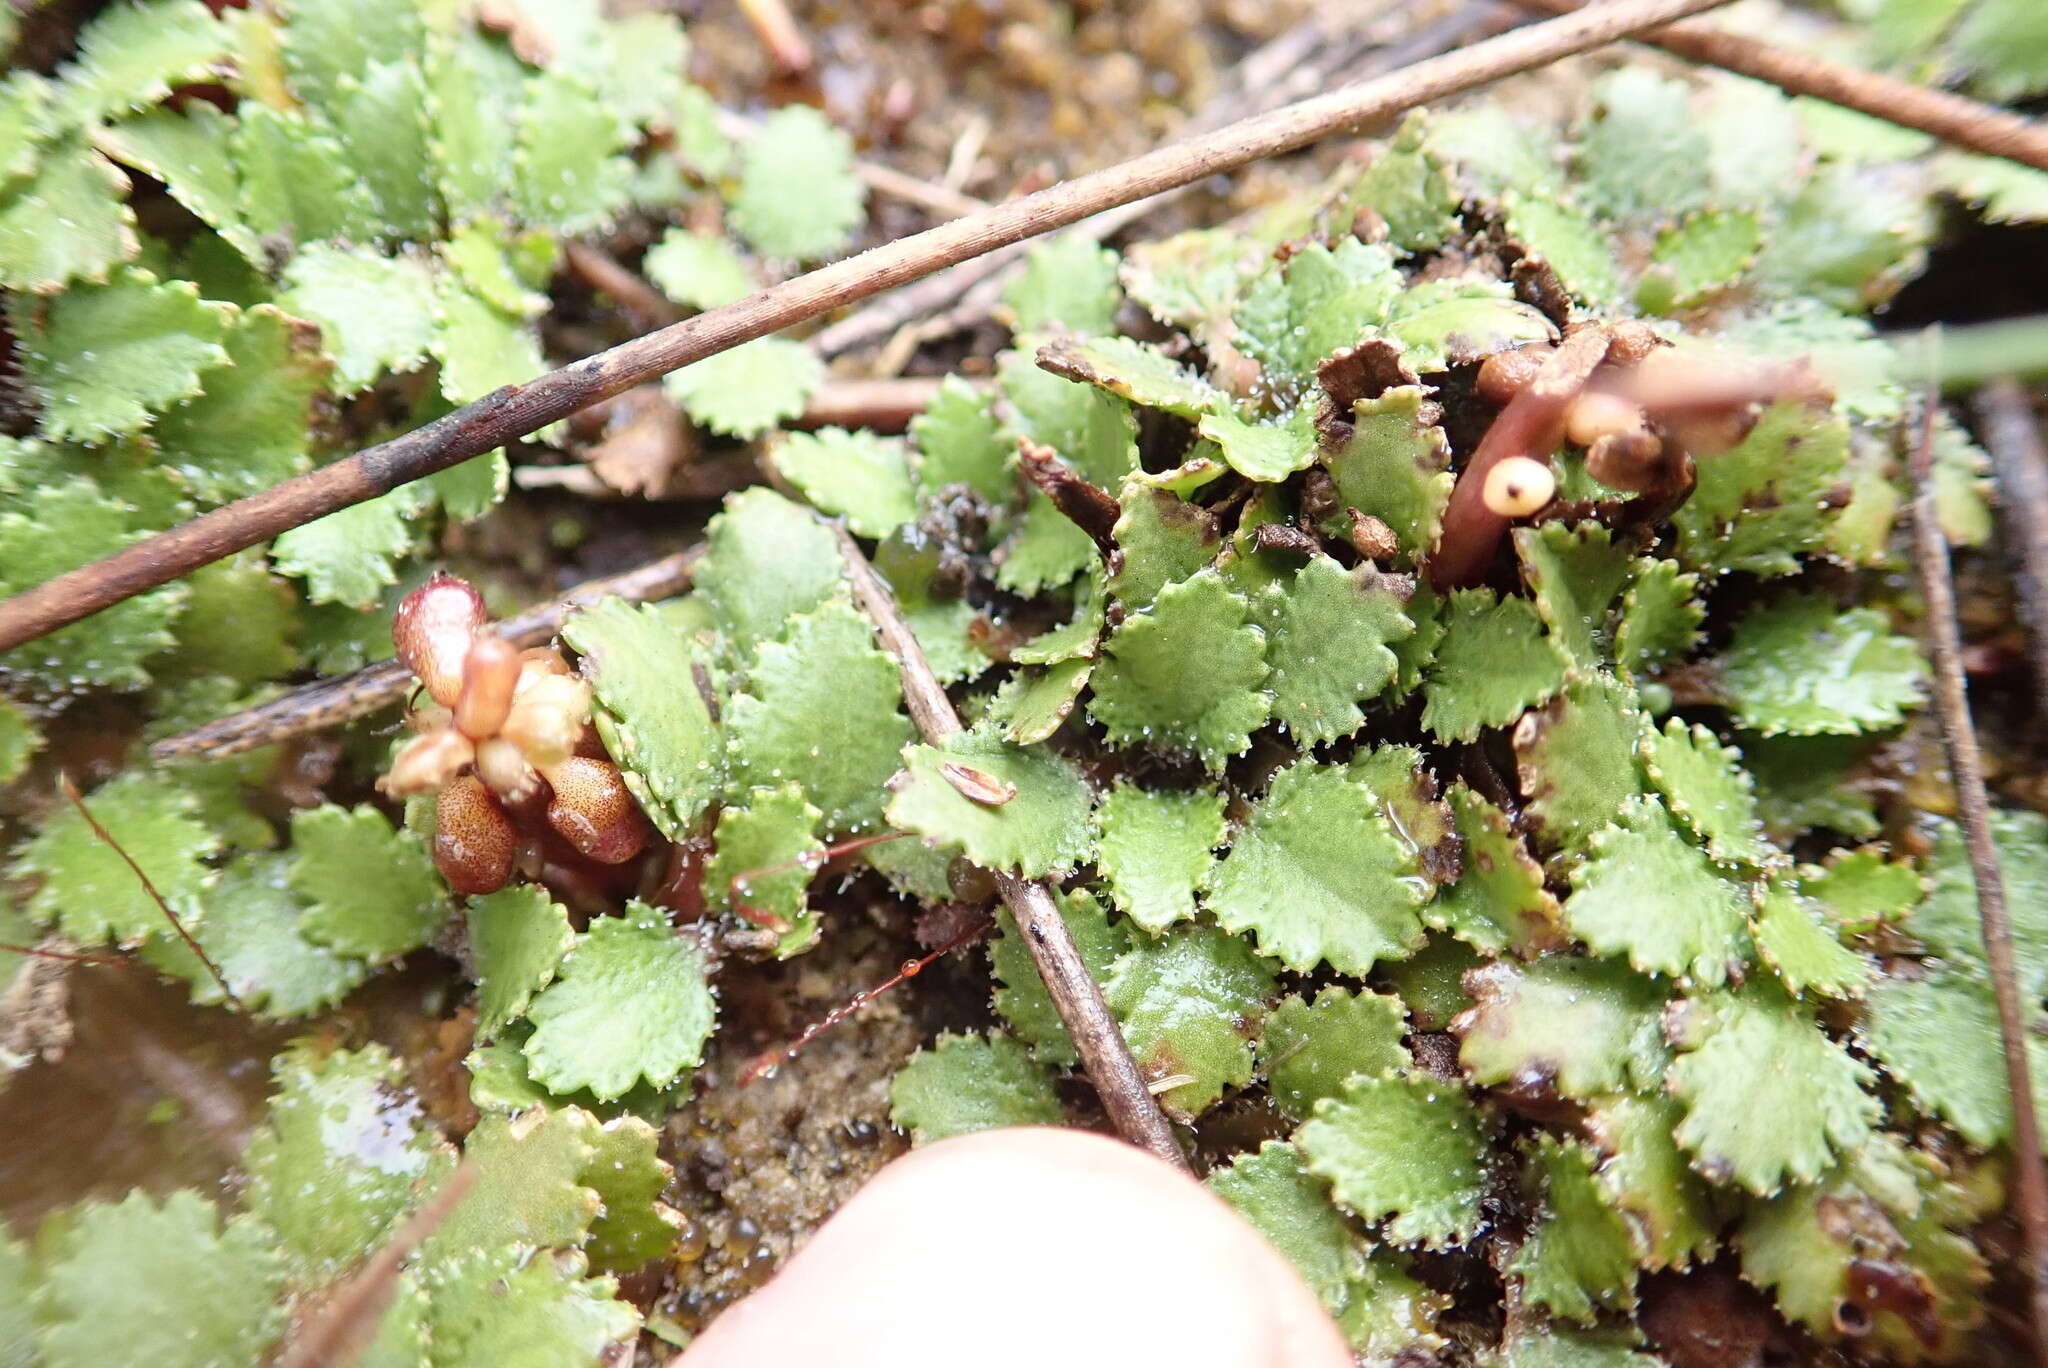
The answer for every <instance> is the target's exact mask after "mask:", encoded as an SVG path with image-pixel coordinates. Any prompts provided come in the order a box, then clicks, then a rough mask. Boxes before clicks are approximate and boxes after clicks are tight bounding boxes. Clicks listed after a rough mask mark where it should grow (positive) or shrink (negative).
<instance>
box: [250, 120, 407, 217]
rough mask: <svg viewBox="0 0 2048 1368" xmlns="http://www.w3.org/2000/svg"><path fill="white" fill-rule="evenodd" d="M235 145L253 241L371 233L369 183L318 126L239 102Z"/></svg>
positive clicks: (337, 143)
mask: <svg viewBox="0 0 2048 1368" xmlns="http://www.w3.org/2000/svg"><path fill="white" fill-rule="evenodd" d="M234 147H235V161H236V164H237V166H238V168H239V169H240V172H241V184H242V198H241V217H242V219H243V221H244V222H245V223H246V225H247V227H248V231H250V232H252V233H254V234H256V236H257V237H258V238H260V239H264V240H277V241H283V242H290V243H308V242H319V241H322V240H325V239H328V238H353V239H359V240H360V239H366V238H370V237H374V236H375V235H376V232H377V227H378V222H377V213H376V207H375V206H374V205H373V204H372V202H371V200H370V192H369V187H368V186H366V185H365V184H364V183H363V182H362V180H361V179H360V178H359V177H358V176H357V174H356V172H355V171H354V169H353V168H352V167H350V165H349V163H348V154H347V153H346V152H345V151H344V150H343V149H342V145H341V142H340V140H339V139H338V138H337V137H335V136H333V135H331V134H329V133H328V132H327V131H326V130H325V129H324V128H323V127H322V126H321V125H319V124H316V123H314V122H313V121H312V120H311V119H308V118H306V117H304V116H303V115H300V114H297V113H293V112H288V111H282V110H276V109H272V108H270V107H269V106H268V105H265V104H262V103H260V102H258V101H254V100H250V101H245V102H244V103H243V104H242V105H241V106H240V122H239V123H238V124H237V125H236V127H235V140H234Z"/></svg>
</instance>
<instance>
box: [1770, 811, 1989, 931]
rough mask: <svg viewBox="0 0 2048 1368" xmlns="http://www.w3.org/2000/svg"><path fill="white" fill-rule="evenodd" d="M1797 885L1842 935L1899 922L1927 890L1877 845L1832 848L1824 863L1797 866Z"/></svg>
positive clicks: (1913, 873)
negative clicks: (1845, 848) (1817, 905)
mask: <svg viewBox="0 0 2048 1368" xmlns="http://www.w3.org/2000/svg"><path fill="white" fill-rule="evenodd" d="M1994 820H1996V819H1994ZM1798 890H1799V894H1800V896H1801V897H1803V898H1811V899H1812V900H1813V901H1815V902H1817V903H1819V904H1820V905H1821V907H1822V908H1824V909H1825V910H1826V912H1827V914H1828V916H1829V918H1830V919H1831V920H1832V921H1833V922H1834V924H1835V926H1836V927H1838V928H1839V929H1840V931H1841V933H1842V934H1843V935H1844V936H1850V935H1859V934H1862V933H1864V932H1867V931H1874V930H1876V929H1877V927H1879V926H1880V925H1883V924H1884V923H1887V922H1890V923H1894V924H1896V923H1898V922H1902V921H1904V920H1905V919H1906V916H1907V914H1908V913H1910V912H1911V911H1912V910H1913V909H1914V908H1915V907H1917V906H1918V905H1919V904H1920V901H1921V899H1922V897H1924V896H1925V894H1926V891H1927V890H1926V885H1925V882H1924V881H1923V880H1922V879H1921V877H1920V874H1919V871H1918V870H1916V869H1914V868H1913V867H1912V866H1911V865H1909V864H1904V863H1899V864H1894V863H1892V862H1891V861H1889V860H1887V859H1886V858H1885V851H1884V847H1883V846H1865V847H1864V848H1863V849H1861V850H1836V851H1834V852H1833V853H1831V854H1830V855H1829V856H1828V857H1827V861H1826V863H1825V864H1820V865H1801V866H1800V867H1799V880H1798ZM1972 915H1973V916H1974V913H1973V914H1972Z"/></svg>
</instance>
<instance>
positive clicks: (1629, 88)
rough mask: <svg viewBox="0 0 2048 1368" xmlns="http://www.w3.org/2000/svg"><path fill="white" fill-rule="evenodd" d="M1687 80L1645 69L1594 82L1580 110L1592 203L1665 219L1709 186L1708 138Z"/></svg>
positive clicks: (1619, 214)
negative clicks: (1702, 170)
mask: <svg viewBox="0 0 2048 1368" xmlns="http://www.w3.org/2000/svg"><path fill="white" fill-rule="evenodd" d="M1700 125H1701V120H1700V118H1699V115H1698V114H1697V112H1695V110H1694V109H1693V107H1692V99H1691V97H1690V93H1689V92H1688V90H1687V88H1686V86H1685V85H1684V83H1682V82H1680V81H1675V80H1671V79H1668V78H1666V77H1663V76H1659V75H1657V74H1655V73H1654V72H1652V71H1650V70H1649V69H1647V68H1641V67H1631V68H1624V69H1622V70H1620V71H1615V72H1610V73H1609V74H1607V75H1606V76H1603V77H1601V78H1600V80H1598V81H1597V82H1595V83H1594V85H1593V89H1592V92H1591V98H1590V99H1589V100H1588V101H1587V103H1586V107H1585V112H1584V113H1583V114H1582V115H1581V116H1580V123H1579V129H1578V134H1579V150H1578V168H1577V169H1578V173H1579V182H1580V185H1581V188H1582V190H1583V192H1584V194H1585V196H1586V200H1587V203H1588V205H1589V207H1591V208H1592V209H1593V210H1595V211H1596V212H1598V213H1601V214H1605V215H1610V216H1612V217H1614V218H1620V219H1627V218H1645V219H1653V220H1654V219H1667V218H1670V217H1672V216H1675V215H1678V214H1682V213H1685V212H1687V211H1688V210H1691V209H1693V208H1695V207H1696V206H1697V205H1698V204H1699V203H1700V200H1701V197H1702V195H1703V194H1704V192H1705V190H1706V188H1707V187H1706V181H1705V178H1704V177H1702V176H1701V175H1700V174H1699V173H1700V168H1701V167H1703V166H1705V165H1706V164H1707V150H1708V148H1707V138H1706V134H1705V132H1704V131H1703V130H1702V128H1701V126H1700Z"/></svg>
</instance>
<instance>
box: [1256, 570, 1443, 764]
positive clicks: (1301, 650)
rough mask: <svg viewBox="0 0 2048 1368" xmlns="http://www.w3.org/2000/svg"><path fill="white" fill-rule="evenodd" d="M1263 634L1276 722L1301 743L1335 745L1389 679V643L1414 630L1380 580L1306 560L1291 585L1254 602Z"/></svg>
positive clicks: (1362, 720)
mask: <svg viewBox="0 0 2048 1368" xmlns="http://www.w3.org/2000/svg"><path fill="white" fill-rule="evenodd" d="M1253 612H1254V615H1255V616H1256V617H1257V619H1258V622H1259V625H1260V626H1261V627H1262V628H1264V629H1265V633H1266V641H1267V647H1266V659H1267V662H1268V664H1269V665H1270V666H1271V667H1272V673H1271V675H1270V676H1268V679H1267V684H1268V686H1269V688H1270V690H1271V692H1272V696H1273V702H1272V709H1273V717H1274V719H1275V720H1276V721H1278V722H1279V723H1281V724H1282V725H1283V726H1285V727H1286V728H1287V729H1288V731H1289V732H1291V733H1293V735H1294V737H1295V739H1296V740H1297V741H1298V742H1299V743H1300V744H1303V745H1309V744H1313V743H1316V742H1322V741H1335V740H1338V739H1340V738H1342V737H1345V736H1349V735H1351V733H1353V732H1355V731H1357V730H1358V728H1359V727H1361V726H1363V725H1364V724H1365V714H1364V713H1363V712H1361V711H1360V710H1359V707H1358V705H1359V704H1360V703H1363V702H1366V701H1368V700H1370V699H1372V698H1373V697H1375V696H1377V695H1378V694H1379V693H1380V692H1381V691H1383V690H1384V689H1385V688H1386V687H1387V685H1388V684H1390V683H1392V682H1393V678H1394V669H1395V660H1394V653H1393V652H1392V651H1390V650H1388V649H1387V643H1388V642H1389V641H1397V640H1399V639H1400V638H1402V637H1405V636H1407V635H1409V634H1410V633H1411V632H1413V631H1414V630H1415V628H1414V624H1412V623H1411V622H1409V620H1408V618H1407V616H1406V615H1405V614H1404V613H1402V611H1401V602H1400V599H1399V598H1397V597H1396V595H1395V594H1394V592H1393V591H1392V590H1391V589H1390V588H1389V587H1388V586H1387V583H1386V581H1385V578H1384V577H1383V576H1380V575H1379V574H1378V573H1377V572H1375V571H1373V570H1372V569H1371V568H1370V567H1369V566H1360V567H1359V568H1358V569H1356V570H1350V571H1347V570H1345V569H1344V568H1343V567H1341V566H1339V565H1338V564H1337V562H1336V561H1334V560H1331V559H1330V558H1329V557H1327V556H1317V557H1314V558H1313V559H1311V560H1310V561H1309V562H1308V564H1307V565H1305V566H1303V567H1302V568H1301V569H1300V570H1299V571H1298V572H1297V573H1296V574H1295V576H1294V582H1293V583H1292V584H1291V585H1287V584H1274V585H1269V586H1268V587H1267V588H1266V589H1264V590H1263V591H1261V592H1260V594H1259V595H1258V596H1257V597H1256V598H1255V599H1254V600H1253Z"/></svg>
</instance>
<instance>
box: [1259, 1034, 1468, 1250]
mask: <svg viewBox="0 0 2048 1368" xmlns="http://www.w3.org/2000/svg"><path fill="white" fill-rule="evenodd" d="M1315 1113H1316V1114H1315V1119H1314V1120H1313V1121H1310V1122H1309V1123H1308V1124H1307V1125H1305V1126H1303V1127H1302V1128H1301V1129H1300V1130H1299V1131H1297V1132H1295V1137H1294V1139H1295V1143H1296V1144H1297V1145H1299V1146H1300V1147H1301V1152H1302V1154H1303V1155H1304V1156H1305V1157H1306V1159H1307V1163H1308V1171H1309V1172H1310V1173H1313V1174H1315V1175H1316V1176H1318V1177H1320V1178H1324V1179H1327V1180H1328V1181H1329V1184H1330V1187H1331V1190H1332V1192H1333V1193H1334V1194H1335V1195H1336V1199H1337V1201H1338V1202H1339V1203H1340V1204H1341V1205H1342V1206H1343V1207H1344V1208H1345V1209H1347V1210H1348V1211H1350V1212H1352V1213H1353V1214H1354V1215H1356V1216H1358V1217H1360V1218H1362V1219H1364V1220H1368V1221H1377V1220H1379V1219H1380V1218H1382V1217H1388V1216H1391V1217H1392V1218H1393V1219H1392V1220H1390V1221H1388V1222H1387V1225H1386V1236H1387V1238H1388V1239H1389V1240H1391V1241H1393V1242H1394V1243H1396V1244H1418V1243H1419V1244H1424V1245H1428V1246H1430V1247H1431V1248H1442V1247H1443V1246H1446V1245H1453V1244H1462V1243H1464V1242H1465V1241H1466V1240H1468V1239H1470V1238H1471V1237H1472V1236H1473V1235H1474V1234H1475V1233H1477V1231H1478V1230H1479V1226H1480V1209H1479V1199H1480V1196H1481V1193H1482V1192H1483V1190H1484V1187H1483V1180H1482V1172H1481V1170H1482V1165H1483V1163H1484V1161H1485V1155H1486V1145H1487V1137H1486V1132H1485V1128H1484V1123H1483V1122H1482V1121H1481V1119H1480V1114H1479V1111H1478V1109H1477V1108H1475V1107H1474V1106H1473V1105H1472V1102H1471V1100H1470V1099H1469V1098H1468V1097H1466V1095H1465V1090H1464V1088H1462V1087H1460V1086H1459V1085H1458V1084H1455V1083H1446V1082H1445V1081H1444V1080H1442V1079H1440V1078H1432V1077H1430V1076H1428V1075H1426V1074H1422V1075H1416V1074H1409V1075H1402V1076H1396V1077H1389V1078H1354V1079H1352V1080H1351V1081H1350V1082H1349V1083H1347V1084H1345V1086H1344V1091H1343V1092H1342V1093H1341V1094H1339V1095H1338V1096H1336V1097H1332V1098H1325V1099H1323V1100H1322V1101H1321V1102H1318V1103H1317V1104H1316V1109H1315Z"/></svg>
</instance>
